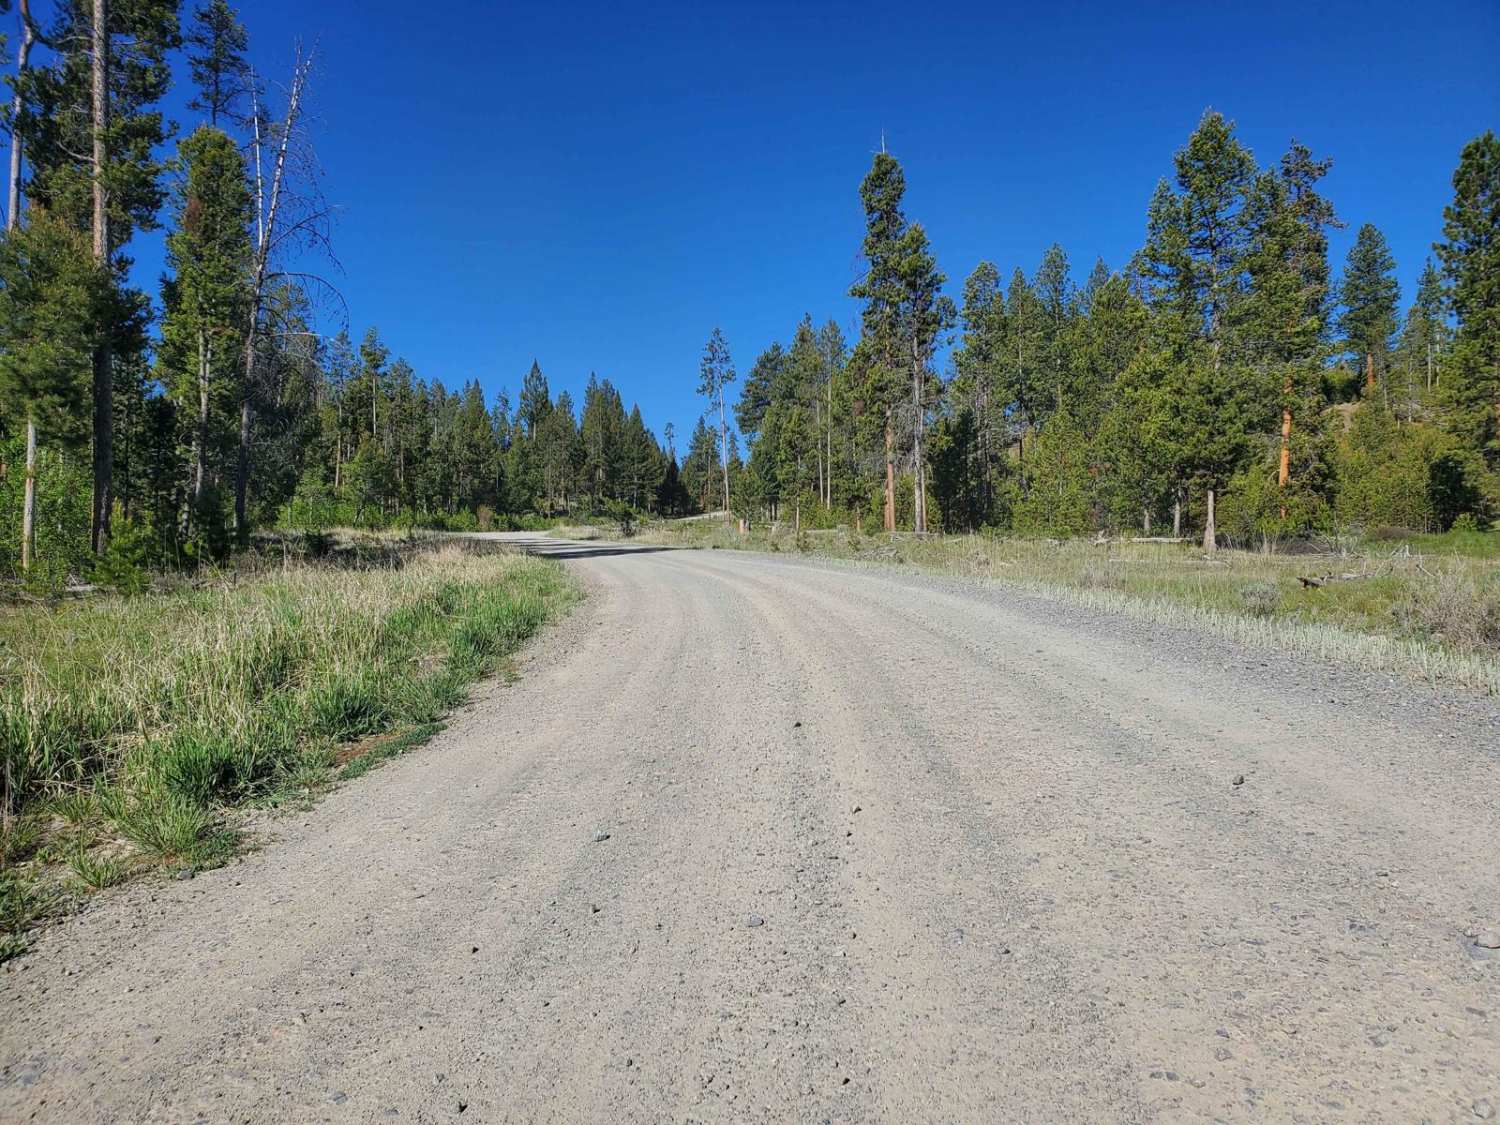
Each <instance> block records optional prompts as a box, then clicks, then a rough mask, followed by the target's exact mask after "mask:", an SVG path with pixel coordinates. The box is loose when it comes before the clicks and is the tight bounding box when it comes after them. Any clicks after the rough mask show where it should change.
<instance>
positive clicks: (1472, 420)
mask: <svg viewBox="0 0 1500 1125" xmlns="http://www.w3.org/2000/svg"><path fill="white" fill-rule="evenodd" d="M1435 249H1436V250H1437V254H1438V260H1439V261H1441V262H1442V264H1443V276H1444V278H1445V279H1446V281H1447V283H1448V287H1449V288H1448V302H1449V307H1450V308H1451V309H1452V311H1453V314H1454V316H1455V317H1456V318H1457V320H1458V329H1457V333H1456V335H1455V337H1454V341H1453V351H1452V354H1451V356H1450V359H1449V363H1448V365H1447V371H1446V373H1445V376H1444V378H1445V385H1444V398H1445V399H1446V401H1447V403H1448V407H1449V411H1450V423H1449V424H1450V427H1451V428H1452V430H1453V431H1454V433H1456V434H1458V435H1460V437H1461V438H1462V439H1463V440H1464V441H1465V443H1466V444H1467V445H1468V446H1469V447H1470V448H1471V449H1473V450H1475V451H1477V452H1480V453H1482V454H1483V456H1484V458H1485V461H1486V463H1487V464H1488V465H1489V467H1490V468H1491V469H1494V468H1497V467H1500V138H1497V137H1496V136H1495V134H1494V132H1493V131H1486V132H1485V133H1484V134H1483V135H1482V136H1479V137H1476V138H1474V140H1472V141H1470V142H1469V143H1468V144H1466V145H1465V146H1464V149H1463V152H1462V154H1461V155H1460V156H1459V162H1458V169H1457V170H1456V171H1455V172H1454V173H1453V202H1452V203H1450V204H1449V205H1448V206H1447V207H1445V208H1443V241H1441V242H1439V243H1437V244H1436V245H1435Z"/></svg>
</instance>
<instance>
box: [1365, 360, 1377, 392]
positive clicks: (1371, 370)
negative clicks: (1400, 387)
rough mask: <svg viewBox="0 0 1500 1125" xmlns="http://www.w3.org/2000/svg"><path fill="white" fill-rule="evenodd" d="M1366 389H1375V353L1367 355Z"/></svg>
mask: <svg viewBox="0 0 1500 1125" xmlns="http://www.w3.org/2000/svg"><path fill="white" fill-rule="evenodd" d="M1365 389H1366V390H1371V391H1373V390H1374V389H1375V353H1374V352H1366V353H1365Z"/></svg>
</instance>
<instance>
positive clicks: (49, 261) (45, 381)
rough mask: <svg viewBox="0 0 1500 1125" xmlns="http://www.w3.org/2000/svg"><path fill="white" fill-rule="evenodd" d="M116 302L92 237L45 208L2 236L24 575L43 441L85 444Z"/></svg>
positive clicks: (5, 387) (0, 296)
mask: <svg viewBox="0 0 1500 1125" xmlns="http://www.w3.org/2000/svg"><path fill="white" fill-rule="evenodd" d="M113 299H114V293H113V288H112V285H111V280H110V278H109V276H108V275H107V274H105V273H104V272H103V271H102V270H100V269H99V268H98V267H97V266H96V265H95V264H94V262H93V259H92V257H91V256H90V254H89V244H88V239H87V238H86V236H85V235H83V234H82V233H81V232H79V231H76V230H74V229H73V228H72V227H71V226H70V225H69V224H67V223H65V222H61V221H59V220H58V219H55V218H53V217H52V216H51V215H50V214H48V213H47V212H46V211H45V210H44V209H42V208H40V207H37V206H33V207H31V208H30V212H29V217H28V222H27V223H26V224H25V225H24V226H19V227H16V228H14V229H12V230H9V231H7V232H5V234H4V235H0V340H4V341H5V346H4V347H3V348H0V425H5V426H19V427H21V428H24V430H25V432H26V465H25V470H24V471H25V474H26V477H25V482H24V486H23V488H24V498H23V501H22V519H21V542H20V550H19V555H20V563H21V569H22V570H29V569H30V568H31V565H32V559H33V549H34V545H35V531H36V519H35V502H36V475H37V445H38V435H39V433H40V435H42V436H43V437H44V438H45V440H46V441H47V442H49V443H52V444H55V445H58V446H62V447H64V448H74V449H76V448H77V447H78V446H79V445H80V444H82V443H83V442H84V440H85V435H86V430H85V429H84V427H83V426H82V425H81V424H80V421H81V419H82V418H83V417H84V409H83V404H84V403H85V402H87V401H88V389H89V383H90V370H91V367H90V364H91V357H92V354H93V347H94V336H95V333H96V332H97V331H98V327H99V325H100V324H101V323H104V322H105V318H106V317H109V316H111V315H113V314H112V313H111V312H110V311H109V306H110V305H111V304H112V302H113Z"/></svg>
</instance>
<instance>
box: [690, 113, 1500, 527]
mask: <svg viewBox="0 0 1500 1125" xmlns="http://www.w3.org/2000/svg"><path fill="white" fill-rule="evenodd" d="M1330 166H1331V161H1330V160H1328V159H1327V158H1323V157H1319V156H1317V155H1315V154H1313V153H1312V152H1310V151H1309V150H1308V149H1307V148H1306V147H1305V146H1304V145H1301V144H1299V143H1297V142H1296V141H1293V142H1292V143H1291V144H1290V146H1289V147H1288V149H1287V151H1286V153H1285V154H1284V155H1283V156H1282V157H1281V158H1280V159H1279V160H1278V161H1276V162H1275V163H1274V164H1272V165H1270V166H1269V167H1265V168H1261V167H1259V166H1258V165H1257V163H1256V161H1255V159H1254V158H1253V156H1252V155H1251V153H1250V152H1248V151H1247V150H1246V149H1245V147H1244V146H1243V145H1242V144H1241V143H1240V142H1239V141H1238V140H1237V139H1236V137H1235V133H1234V127H1233V125H1232V124H1231V123H1230V122H1229V121H1228V120H1226V119H1225V118H1224V117H1223V116H1222V115H1220V114H1219V113H1216V112H1214V111H1212V110H1210V111H1208V112H1206V113H1205V114H1204V115H1203V117H1202V120H1201V121H1200V122H1199V124H1198V127H1197V128H1196V129H1195V130H1194V131H1193V133H1192V135H1191V136H1190V137H1189V138H1188V139H1187V143H1186V144H1185V145H1184V146H1183V147H1182V149H1181V150H1180V151H1179V152H1178V153H1177V154H1176V156H1175V158H1174V160H1173V163H1172V168H1171V174H1170V176H1168V177H1167V178H1164V179H1163V180H1162V181H1161V182H1160V183H1158V184H1157V187H1156V190H1155V192H1154V194H1152V196H1151V199H1150V205H1149V207H1148V208H1147V211H1146V215H1145V239H1144V245H1143V246H1142V247H1141V249H1140V250H1139V252H1138V253H1136V254H1135V255H1134V257H1133V258H1132V259H1131V260H1130V261H1129V262H1127V263H1125V264H1124V265H1123V267H1122V268H1119V269H1111V268H1110V267H1109V266H1108V265H1107V264H1106V263H1104V262H1102V261H1096V262H1095V263H1094V264H1093V265H1092V267H1091V268H1090V269H1089V271H1088V273H1087V276H1086V277H1085V278H1084V280H1083V282H1082V284H1079V283H1078V282H1076V281H1075V280H1074V276H1073V273H1072V268H1071V264H1070V262H1069V260H1068V256H1067V254H1066V253H1065V251H1064V250H1063V249H1062V247H1060V246H1057V245H1053V246H1052V247H1051V248H1050V249H1048V250H1047V251H1046V253H1045V254H1044V255H1043V256H1042V259H1041V261H1040V262H1039V263H1038V264H1037V266H1036V268H1035V270H1034V271H1033V272H1032V273H1031V274H1030V275H1029V276H1028V275H1027V273H1026V272H1025V271H1024V270H1023V269H1021V268H1019V267H1017V268H1016V269H1014V270H1013V271H1012V272H1011V274H1010V276H1009V278H1008V280H1005V281H1003V282H1002V274H1001V271H1000V269H999V268H998V267H997V266H996V265H995V264H994V263H991V262H988V261H982V262H980V263H979V264H978V265H977V266H976V267H975V268H974V269H973V270H972V272H970V274H969V275H968V277H967V279H966V280H965V281H964V283H963V285H962V288H961V291H960V299H959V301H958V302H957V303H955V302H954V301H953V299H952V298H950V297H948V296H945V295H944V292H943V290H944V286H945V284H946V282H947V278H946V277H945V276H944V274H943V273H942V271H941V270H940V268H939V266H938V263H937V260H936V258H935V255H934V252H933V250H932V247H931V245H930V244H929V241H928V238H927V235H926V233H925V232H924V230H923V228H922V225H921V224H920V223H918V222H915V221H910V220H908V218H907V217H906V215H905V214H904V212H903V210H902V198H903V195H904V192H905V181H904V176H903V172H902V169H901V167H900V165H899V164H898V163H897V161H896V160H895V159H894V158H892V157H891V156H890V155H888V154H886V153H881V154H878V155H877V156H876V157H875V159H874V162H873V165H872V167H871V169H870V172H869V174H868V175H867V176H866V177H865V180H864V183H863V184H862V186H861V188H860V197H861V199H862V200H863V203H864V209H865V217H866V220H867V235H866V238H865V241H864V245H863V248H862V249H863V255H864V260H865V262H866V264H867V270H866V272H865V273H864V275H863V276H862V277H861V278H860V280H859V281H858V282H857V283H856V284H855V285H854V287H853V288H852V290H851V294H852V295H853V296H854V297H856V298H859V299H860V300H862V301H863V311H862V317H861V321H860V326H859V334H858V339H857V341H856V342H855V343H854V345H853V347H852V349H846V346H845V341H844V338H843V336H842V335H841V333H840V332H839V330H838V327H837V325H835V324H833V323H831V322H830V323H828V324H826V325H824V326H823V327H821V328H819V327H817V326H815V325H814V323H813V321H812V320H811V318H805V319H804V320H803V321H802V322H801V323H800V324H798V325H797V326H796V328H795V329H794V330H793V332H792V334H791V338H790V343H789V344H783V343H781V342H775V343H772V344H771V345H770V346H769V347H767V348H766V349H765V350H764V351H762V352H761V353H760V355H759V356H758V357H757V358H756V360H755V362H754V364H753V365H752V367H751V368H750V371H749V374H748V375H747V376H746V378H745V381H744V384H743V387H742V390H741V393H740V396H739V401H738V403H737V405H736V407H735V420H736V422H737V423H738V427H739V429H740V430H741V431H742V432H743V433H744V434H745V435H746V436H747V437H748V438H749V448H750V453H749V458H748V462H747V464H746V465H745V466H744V467H743V469H742V470H741V471H740V472H739V473H738V474H737V475H738V489H739V495H738V497H737V498H736V497H734V496H731V501H732V503H733V504H734V506H735V508H736V509H737V510H739V511H741V512H742V514H745V515H752V514H758V513H762V512H764V513H769V514H771V515H773V516H778V517H780V518H782V519H785V520H788V521H791V522H793V523H800V522H804V521H808V520H814V521H818V522H823V521H826V520H827V519H829V518H839V519H844V518H847V517H848V516H850V515H852V516H853V518H854V519H856V520H860V521H862V522H865V523H866V526H867V528H877V527H884V528H886V529H888V530H892V529H898V528H910V529H914V530H917V531H926V530H934V531H936V530H945V531H968V530H974V529H979V528H990V529H1010V530H1014V531H1016V532H1019V533H1023V534H1038V533H1043V534H1048V535H1083V534H1094V533H1098V532H1100V531H1117V530H1121V529H1127V528H1134V529H1138V530H1139V531H1140V532H1142V533H1144V534H1146V535H1150V534H1152V533H1153V532H1155V533H1157V534H1163V533H1164V532H1165V531H1168V530H1169V531H1170V533H1171V534H1172V535H1174V536H1179V535H1184V534H1186V533H1188V532H1189V531H1190V530H1191V531H1192V532H1193V533H1195V534H1196V533H1200V532H1201V533H1202V535H1203V541H1204V544H1205V546H1208V547H1210V548H1211V547H1212V546H1213V545H1214V544H1216V543H1217V542H1220V541H1222V540H1224V539H1228V540H1229V541H1232V542H1238V543H1241V544H1244V545H1250V544H1256V545H1266V544H1271V543H1274V542H1276V541H1279V540H1281V539H1284V538H1287V537H1295V536H1305V535H1311V534H1320V533H1328V532H1332V531H1342V530H1346V529H1351V528H1361V529H1365V530H1372V529H1377V528H1404V529H1412V530H1433V529H1445V528H1448V527H1451V526H1452V525H1453V524H1454V523H1455V522H1460V521H1461V522H1464V523H1476V524H1482V523H1484V522H1485V521H1487V520H1488V519H1490V518H1491V517H1493V515H1494V514H1495V513H1496V511H1497V507H1500V140H1497V139H1496V137H1495V135H1494V134H1493V133H1492V132H1487V133H1485V134H1484V135H1483V136H1481V137H1479V138H1477V139H1475V140H1474V141H1472V142H1471V143H1469V144H1468V145H1467V146H1465V148H1464V149H1463V152H1462V153H1461V154H1460V156H1459V163H1458V169H1457V171H1456V172H1455V173H1454V176H1453V188H1454V197H1453V202H1452V204H1451V205H1450V206H1448V207H1447V208H1446V209H1445V210H1444V212H1443V214H1442V215H1441V216H1434V225H1435V227H1436V226H1438V223H1439V222H1440V227H1439V233H1440V235H1441V237H1440V239H1439V241H1437V242H1436V243H1435V245H1434V251H1435V260H1432V259H1429V260H1428V261H1427V262H1426V263H1425V265H1424V268H1423V270H1422V273H1421V280H1420V284H1419V286H1418V289H1417V292H1416V293H1415V294H1414V295H1413V297H1412V299H1411V300H1410V302H1409V303H1407V304H1406V306H1405V308H1404V310H1403V308H1402V306H1401V298H1400V294H1399V292H1398V286H1397V283H1396V279H1395V269H1396V263H1395V260H1394V258H1393V257H1392V254H1391V251H1390V249H1389V247H1388V246H1387V244H1386V240H1385V238H1384V237H1383V236H1382V234H1381V232H1380V231H1379V230H1378V229H1377V228H1376V227H1375V226H1373V225H1371V224H1368V223H1365V224H1362V225H1360V226H1359V227H1358V229H1357V234H1356V238H1355V240H1354V243H1353V246H1352V249H1351V250H1350V252H1349V255H1348V260H1347V261H1346V262H1345V263H1344V266H1343V270H1342V274H1341V276H1338V277H1335V274H1334V270H1333V268H1332V266H1331V264H1330V262H1329V252H1328V231H1329V230H1330V228H1334V227H1340V226H1342V225H1343V224H1344V220H1343V219H1342V218H1341V217H1340V216H1339V215H1338V213H1337V211H1336V210H1335V207H1334V205H1333V203H1332V202H1331V201H1330V200H1328V199H1327V198H1325V197H1324V196H1323V195H1322V194H1321V193H1320V188H1319V182H1320V181H1321V180H1322V178H1323V177H1324V175H1325V174H1326V173H1327V172H1328V170H1329V168H1330ZM950 340H952V341H953V343H954V345H955V346H954V347H953V348H952V349H951V351H950V352H949V353H948V354H949V363H948V368H947V370H946V371H944V372H942V373H940V372H939V370H938V369H937V365H936V364H935V362H934V356H936V355H938V354H940V352H941V349H942V348H943V346H944V345H945V344H946V343H947V342H949V341H950ZM709 366H710V364H709V362H708V360H707V359H706V360H705V370H707V369H708V367H709ZM731 378H732V375H731ZM706 387H707V384H706Z"/></svg>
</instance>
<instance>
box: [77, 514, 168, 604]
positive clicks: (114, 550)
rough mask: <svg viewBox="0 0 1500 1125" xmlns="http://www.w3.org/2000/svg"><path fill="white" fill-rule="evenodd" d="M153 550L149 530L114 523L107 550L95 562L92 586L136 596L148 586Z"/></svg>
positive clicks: (129, 524)
mask: <svg viewBox="0 0 1500 1125" xmlns="http://www.w3.org/2000/svg"><path fill="white" fill-rule="evenodd" d="M155 547H156V540H155V537H154V536H153V535H152V532H151V529H150V528H149V527H147V526H145V524H143V523H136V522H131V521H123V520H122V521H117V522H116V523H115V524H114V527H113V529H112V534H111V535H110V540H109V547H108V549H107V550H106V551H105V552H104V554H102V555H100V556H99V558H98V560H97V561H96V562H95V563H94V568H93V578H94V583H95V584H96V585H98V586H102V587H104V588H105V589H106V590H113V591H115V592H116V593H120V594H139V593H142V592H144V591H145V590H146V589H147V588H149V587H150V585H151V570H150V568H151V565H152V563H154V562H156V561H158V560H157V559H155V558H154V557H153V554H154V550H155Z"/></svg>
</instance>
